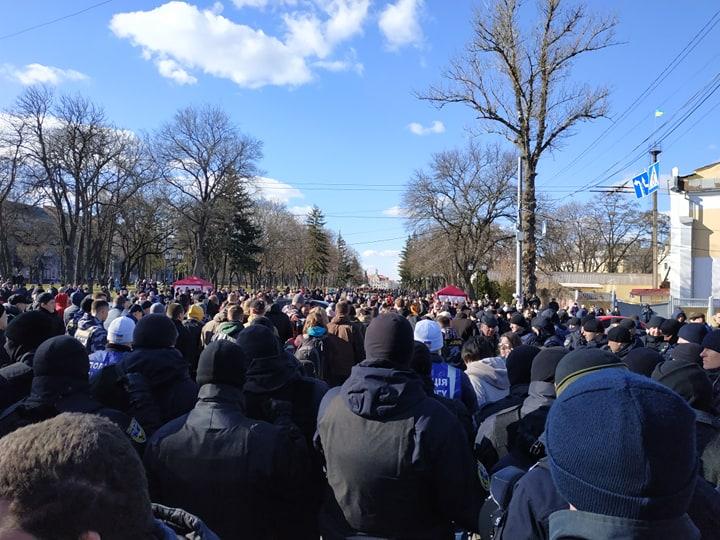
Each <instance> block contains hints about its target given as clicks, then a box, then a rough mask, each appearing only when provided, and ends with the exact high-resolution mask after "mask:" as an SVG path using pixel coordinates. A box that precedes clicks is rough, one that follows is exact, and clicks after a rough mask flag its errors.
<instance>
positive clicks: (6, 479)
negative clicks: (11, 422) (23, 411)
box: [0, 413, 219, 540]
mask: <svg viewBox="0 0 720 540" xmlns="http://www.w3.org/2000/svg"><path fill="white" fill-rule="evenodd" d="M58 494H61V496H58ZM0 496H1V497H2V504H0V524H1V525H2V531H3V533H4V534H3V538H72V539H76V538H77V539H81V538H82V539H88V540H89V539H93V538H98V539H102V540H125V539H130V538H132V539H134V540H178V539H185V540H187V539H192V540H219V538H218V536H217V535H216V534H215V533H213V532H212V531H211V530H210V529H209V528H208V527H207V526H206V525H205V524H204V523H203V522H202V520H200V519H199V518H198V517H196V516H193V515H191V514H189V513H187V512H185V511H183V510H179V509H175V508H167V507H164V506H160V505H154V504H152V503H151V502H150V497H149V495H148V488H147V481H146V479H145V471H144V470H143V467H142V463H141V461H140V458H139V456H138V455H137V452H136V451H135V449H133V447H132V445H131V444H130V442H129V441H128V440H127V438H126V437H125V436H124V435H123V433H122V431H121V430H120V429H119V428H118V427H117V426H116V425H115V424H114V423H113V422H111V421H110V420H108V419H107V418H103V417H102V416H98V415H94V414H78V413H64V414H60V415H58V416H56V417H55V418H53V419H51V420H46V421H44V422H40V423H38V424H34V425H31V426H27V427H24V428H20V429H18V430H17V431H15V432H14V433H12V434H10V435H8V436H7V437H4V438H3V439H2V440H0Z"/></svg>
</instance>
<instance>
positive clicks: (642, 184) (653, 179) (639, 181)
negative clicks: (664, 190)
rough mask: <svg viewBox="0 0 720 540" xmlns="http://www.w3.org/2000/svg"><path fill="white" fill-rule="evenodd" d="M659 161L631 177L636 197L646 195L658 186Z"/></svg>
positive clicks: (639, 197)
mask: <svg viewBox="0 0 720 540" xmlns="http://www.w3.org/2000/svg"><path fill="white" fill-rule="evenodd" d="M659 176H660V163H659V162H658V163H653V164H652V165H651V166H650V167H649V168H648V170H646V171H643V172H642V173H641V174H639V175H637V176H636V177H635V178H633V179H632V182H633V187H634V188H635V196H636V197H637V198H638V199H642V198H643V197H647V196H648V195H650V194H651V193H654V192H655V191H657V190H658V189H659V188H660V181H659Z"/></svg>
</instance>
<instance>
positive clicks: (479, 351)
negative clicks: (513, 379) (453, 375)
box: [462, 336, 510, 409]
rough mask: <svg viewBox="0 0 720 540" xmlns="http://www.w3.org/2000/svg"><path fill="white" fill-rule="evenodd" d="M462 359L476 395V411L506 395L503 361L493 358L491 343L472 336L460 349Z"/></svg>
mask: <svg viewBox="0 0 720 540" xmlns="http://www.w3.org/2000/svg"><path fill="white" fill-rule="evenodd" d="M462 359H463V361H464V362H465V364H466V365H467V369H466V370H465V374H466V375H467V376H468V378H469V379H470V384H472V386H473V389H474V390H475V394H476V395H477V402H478V409H481V408H482V407H483V406H484V405H486V404H488V403H494V402H496V401H499V400H501V399H502V398H504V397H505V396H507V395H508V392H509V391H510V380H509V379H508V374H507V367H506V365H505V360H504V359H503V358H501V357H499V356H495V350H494V349H493V346H492V343H491V342H490V341H488V340H487V339H485V338H484V337H483V336H473V337H471V338H470V339H469V340H468V341H466V342H465V344H464V345H463V348H462Z"/></svg>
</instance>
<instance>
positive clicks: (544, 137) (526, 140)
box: [420, 0, 617, 294]
mask: <svg viewBox="0 0 720 540" xmlns="http://www.w3.org/2000/svg"><path fill="white" fill-rule="evenodd" d="M566 3H567V2H566V1H565V0H539V1H538V3H537V5H538V13H537V16H536V17H537V23H536V24H535V25H533V27H532V29H529V30H526V29H524V28H523V26H522V22H521V20H522V19H524V18H525V17H526V15H524V14H521V11H522V10H521V8H522V7H523V6H524V5H526V4H527V3H525V2H522V1H520V0H495V1H494V2H493V3H492V4H491V5H490V6H488V7H487V8H483V9H482V11H481V10H478V13H477V15H476V17H475V20H474V27H473V30H474V35H473V39H472V42H471V43H470V44H469V45H468V47H467V50H466V52H465V54H464V55H462V56H461V57H460V58H459V59H457V60H455V61H454V62H452V64H451V66H450V68H449V70H448V71H447V73H446V74H445V78H446V79H447V84H446V85H445V86H437V87H433V88H431V89H430V90H429V91H428V92H427V93H426V94H424V95H421V96H420V97H421V98H422V99H426V100H430V101H432V102H433V103H435V104H436V105H438V106H440V107H443V106H445V105H447V104H449V103H462V104H465V105H467V106H469V107H470V108H472V109H473V111H474V113H475V114H476V115H477V118H478V120H481V121H482V122H483V126H484V127H485V129H486V130H487V131H488V132H490V133H495V134H499V135H501V136H503V137H505V138H506V139H507V140H508V141H510V142H511V143H512V144H514V145H515V146H516V147H517V149H518V152H519V153H520V155H521V156H522V158H523V160H524V161H523V162H524V169H525V177H524V193H523V201H522V205H523V213H522V217H523V219H522V230H523V232H524V235H525V242H524V243H523V247H524V254H523V266H524V275H525V281H526V284H525V290H526V292H527V293H528V294H534V293H535V292H536V283H537V278H536V275H535V268H536V258H537V253H536V252H537V242H536V216H535V212H536V205H537V200H536V196H535V180H536V175H537V168H538V163H539V162H540V158H541V157H542V155H543V154H544V153H545V152H547V151H549V150H552V149H553V148H555V147H557V145H558V144H559V143H560V141H561V140H562V139H563V138H564V137H567V136H568V135H570V134H572V131H573V128H574V127H576V126H577V125H578V123H580V122H583V121H588V120H593V119H596V118H599V117H601V116H604V115H605V114H606V112H607V97H608V90H607V89H606V88H591V87H589V86H587V85H571V84H570V83H569V80H568V79H569V76H570V74H571V70H572V67H573V64H574V62H575V60H576V59H577V58H578V57H580V56H582V55H585V54H586V53H589V52H593V51H598V50H601V49H604V48H606V47H608V46H609V45H611V44H612V43H613V38H614V30H615V27H616V25H617V21H616V19H614V18H598V17H595V16H593V15H591V14H589V13H588V12H587V10H586V8H585V6H583V5H575V6H571V5H565V4H566Z"/></svg>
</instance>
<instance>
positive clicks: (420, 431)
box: [316, 360, 484, 540]
mask: <svg viewBox="0 0 720 540" xmlns="http://www.w3.org/2000/svg"><path fill="white" fill-rule="evenodd" d="M348 441H352V444H349V443H348ZM316 444H317V446H318V449H319V450H320V451H322V452H323V454H324V456H325V462H326V471H327V478H328V483H329V485H330V491H329V496H328V499H327V501H326V503H325V505H324V506H323V509H322V511H321V514H320V529H321V533H322V534H323V537H325V538H333V539H338V538H355V537H356V536H357V535H358V533H362V534H365V535H371V536H372V537H373V538H375V539H378V538H413V539H433V540H435V539H448V538H453V529H454V527H455V526H457V527H460V528H464V529H466V530H470V531H476V530H477V528H478V516H479V512H480V508H481V505H482V502H483V494H484V490H483V489H482V487H481V485H480V482H479V480H478V476H477V471H476V467H475V464H474V461H473V458H472V455H471V452H470V449H469V447H468V444H467V437H466V435H465V433H464V432H463V429H462V427H461V426H460V424H459V423H458V421H457V419H456V418H455V417H454V416H453V414H452V413H451V412H450V411H448V410H447V409H446V408H445V407H444V406H443V405H442V404H441V403H439V402H438V401H436V400H434V399H432V398H430V397H428V396H427V394H426V392H425V390H424V387H423V382H422V380H421V379H420V377H419V376H418V375H417V374H415V373H414V372H410V371H405V370H400V369H397V368H393V367H392V366H391V365H390V364H388V363H385V362H381V361H379V362H376V361H373V360H365V361H363V362H361V363H360V364H358V365H356V366H354V367H353V368H352V372H351V375H350V378H348V380H347V381H345V383H344V384H343V385H342V387H339V388H333V389H331V390H330V391H329V392H328V393H327V394H326V395H325V397H324V398H323V401H322V403H321V405H320V412H319V415H318V436H317V441H316Z"/></svg>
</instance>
